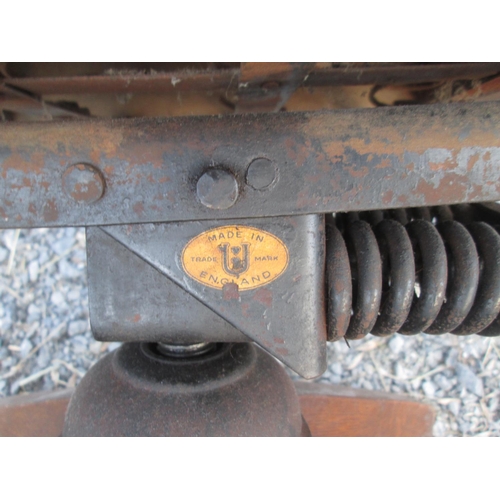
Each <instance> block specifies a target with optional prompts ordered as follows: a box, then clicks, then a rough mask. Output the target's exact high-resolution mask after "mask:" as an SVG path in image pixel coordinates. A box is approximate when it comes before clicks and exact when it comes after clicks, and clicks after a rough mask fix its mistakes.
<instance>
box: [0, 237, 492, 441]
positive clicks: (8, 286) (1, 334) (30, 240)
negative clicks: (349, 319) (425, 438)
mask: <svg viewBox="0 0 500 500" xmlns="http://www.w3.org/2000/svg"><path fill="white" fill-rule="evenodd" d="M85 265H86V263H85V232H84V230H83V229H73V228H72V229H58V230H48V229H36V230H30V231H27V230H26V231H25V230H22V231H19V230H8V231H2V232H0V296H1V299H0V397H5V396H9V395H14V394H22V393H24V392H34V391H40V390H52V389H55V388H64V387H74V386H75V385H76V384H78V382H79V380H80V379H81V377H82V376H83V375H84V373H85V372H86V371H87V370H88V369H89V368H90V366H92V364H93V363H95V362H96V361H97V360H98V359H99V358H100V357H102V356H103V355H105V354H106V353H107V352H109V351H112V350H113V349H116V348H117V347H118V346H119V344H118V343H116V342H115V343H101V342H97V341H95V340H93V338H92V335H91V333H90V328H89V321H88V297H87V287H86V273H85ZM328 360H329V368H328V371H327V372H326V373H325V374H324V375H323V376H322V377H321V378H319V379H317V380H318V381H319V382H325V381H328V382H332V383H335V384H344V385H350V386H352V387H359V388H364V389H369V390H382V391H389V392H395V393H406V394H409V395H411V396H412V397H414V398H416V399H419V400H423V401H427V402H430V403H431V404H433V405H434V406H435V407H436V410H437V421H436V424H435V426H434V434H435V435H436V436H471V435H475V436H499V435H500V408H499V398H500V343H499V340H498V339H487V338H482V337H478V336H471V337H456V336H453V335H442V336H430V335H416V336H413V337H405V336H402V335H395V336H393V337H390V338H376V337H372V336H368V337H367V338H366V339H364V340H362V341H353V342H351V347H350V348H349V347H348V346H347V344H346V343H345V342H337V343H335V344H330V345H329V357H328Z"/></svg>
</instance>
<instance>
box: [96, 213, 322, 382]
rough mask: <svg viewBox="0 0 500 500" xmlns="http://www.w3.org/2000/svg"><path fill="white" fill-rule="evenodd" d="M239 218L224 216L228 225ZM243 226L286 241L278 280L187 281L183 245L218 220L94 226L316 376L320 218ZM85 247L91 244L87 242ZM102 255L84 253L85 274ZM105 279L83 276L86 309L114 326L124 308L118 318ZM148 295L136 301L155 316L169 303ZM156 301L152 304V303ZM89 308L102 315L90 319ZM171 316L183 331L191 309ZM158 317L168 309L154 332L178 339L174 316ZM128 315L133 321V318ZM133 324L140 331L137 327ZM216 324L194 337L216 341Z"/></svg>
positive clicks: (101, 263) (105, 325) (120, 322)
mask: <svg viewBox="0 0 500 500" xmlns="http://www.w3.org/2000/svg"><path fill="white" fill-rule="evenodd" d="M240 222H241V221H229V224H239V223H240ZM244 225H245V226H252V227H256V228H259V229H262V230H264V231H267V232H269V233H271V234H274V235H276V236H277V237H278V238H279V239H280V240H281V241H282V242H283V243H284V244H285V245H286V247H287V249H288V252H289V256H290V260H289V263H288V266H287V267H286V270H285V271H284V272H283V273H282V274H281V275H280V276H279V278H277V279H275V280H274V281H272V282H269V283H266V284H265V286H262V287H259V288H254V289H251V290H239V288H238V286H236V285H235V284H233V283H228V284H227V285H224V286H223V288H222V289H218V288H210V287H208V286H205V285H204V284H202V283H200V282H198V281H196V280H194V279H193V278H191V277H190V276H189V275H188V274H186V272H185V271H184V268H183V265H182V261H181V259H182V252H183V249H184V248H185V246H186V244H187V243H188V242H189V241H191V240H192V239H193V238H195V237H196V236H198V235H200V234H201V233H203V232H205V231H206V230H207V229H210V228H214V227H218V226H221V224H220V222H219V221H207V222H190V223H171V224H138V225H130V226H110V227H106V228H102V231H103V232H105V233H106V234H107V235H109V236H111V237H112V238H113V239H115V240H116V241H117V242H119V243H121V244H122V245H123V246H124V247H126V248H127V249H128V250H130V251H131V252H133V253H135V254H137V255H138V256H140V258H141V259H143V260H144V261H145V262H147V263H148V264H149V265H150V266H152V267H153V268H154V269H156V270H157V271H159V272H160V273H162V274H163V275H165V276H166V277H167V278H168V279H170V280H172V281H173V282H174V283H175V284H176V285H177V286H179V287H180V288H182V289H183V290H184V291H185V292H187V293H188V294H190V295H191V296H192V297H194V298H195V299H197V300H198V301H200V302H201V303H202V304H204V305H205V306H206V307H208V308H209V309H210V310H211V311H213V312H214V313H215V314H217V315H218V316H220V317H221V318H223V319H224V320H225V321H226V322H227V323H229V324H230V325H232V326H233V327H234V328H236V329H237V330H239V331H240V332H242V333H244V334H245V335H246V336H247V337H249V338H250V339H251V340H253V341H255V342H257V343H258V344H259V345H260V346H261V347H263V348H264V349H265V350H266V351H268V352H270V353H271V354H272V355H274V356H275V357H277V358H278V359H279V360H281V361H283V363H285V364H286V365H287V366H289V367H290V368H292V369H293V370H294V371H296V372H297V373H299V374H300V375H302V376H303V377H305V378H313V377H317V376H319V375H321V373H323V371H324V370H325V369H326V325H325V307H324V251H325V242H324V228H323V217H322V216H317V215H308V216H298V217H282V218H262V219H253V220H252V219H249V220H246V221H245V222H244ZM96 231H97V230H96ZM90 234H92V235H95V234H96V233H94V232H91V233H90ZM91 244H92V242H91ZM91 248H93V249H94V250H97V248H96V247H95V245H92V247H91ZM250 252H252V248H250ZM110 258H111V257H110V255H109V253H108V252H103V253H99V252H98V251H96V252H95V253H93V254H92V255H91V256H90V258H89V269H90V272H91V273H92V271H91V266H93V265H97V266H98V267H97V269H103V267H104V266H106V265H108V263H109V260H110ZM250 270H251V264H250ZM133 271H134V270H133V269H132V270H130V276H129V284H128V285H126V286H127V287H133V286H134V280H135V275H134V272H133ZM106 276H108V277H109V275H108V274H103V275H102V278H106ZM91 277H92V274H91ZM105 281H106V280H103V281H96V280H95V279H91V280H90V282H89V284H90V286H91V290H90V291H89V301H90V307H91V310H94V317H93V318H92V324H93V325H94V324H95V322H96V321H98V323H99V325H100V328H101V329H102V328H106V329H107V331H112V329H113V328H116V330H117V331H119V329H120V328H121V326H122V325H123V323H124V322H126V320H127V319H126V318H127V317H130V313H128V314H127V313H126V314H127V317H125V318H124V317H120V315H121V314H123V312H124V307H119V308H118V309H116V308H115V309H114V310H113V307H112V304H113V300H112V299H111V298H110V290H109V288H108V287H107V285H106V283H105ZM148 299H151V300H152V301H153V302H152V303H151V304H149V306H144V308H143V310H148V311H149V312H147V314H149V315H154V314H155V312H154V309H155V308H159V307H164V308H168V307H170V306H173V307H175V303H174V304H169V303H168V301H167V296H165V298H164V301H163V303H162V302H161V298H159V297H158V296H157V294H153V295H151V296H148V297H144V298H142V299H141V300H144V301H146V300H148ZM158 300H160V302H156V301H158ZM133 307H135V306H134V305H131V311H133V310H134V309H133ZM96 311H97V312H100V313H101V314H105V315H104V316H103V317H101V318H96V317H95V312H96ZM177 314H178V315H179V314H183V315H184V325H185V327H184V330H187V329H189V327H190V323H191V322H192V321H193V318H192V314H193V312H192V311H191V310H188V309H187V308H183V310H182V313H181V312H178V313H177ZM166 316H168V315H166V314H165V313H163V314H159V315H158V316H157V318H156V319H157V320H160V319H161V320H162V321H163V323H162V324H160V323H157V330H158V329H159V328H161V327H163V329H164V338H163V341H165V342H168V341H169V340H171V341H174V342H178V341H179V332H178V331H177V329H178V327H179V322H182V318H181V319H179V317H177V319H176V320H175V321H172V322H169V321H168V320H167V321H164V320H165V318H166ZM131 319H132V320H133V317H132V318H131ZM146 319H147V318H146ZM153 320H154V318H153ZM150 321H152V320H151V319H150ZM194 321H195V323H196V322H197V320H194ZM113 322H115V324H113ZM139 322H140V319H139ZM136 326H137V327H138V330H140V328H139V327H140V325H139V324H138V325H136ZM216 326H217V325H216V324H214V323H213V322H210V323H208V322H207V324H206V330H205V332H204V335H203V338H202V339H200V340H204V341H211V340H217V338H218V337H220V332H217V331H216V332H214V331H213V328H214V327H216ZM200 333H201V332H200ZM211 335H213V336H214V339H212V337H211Z"/></svg>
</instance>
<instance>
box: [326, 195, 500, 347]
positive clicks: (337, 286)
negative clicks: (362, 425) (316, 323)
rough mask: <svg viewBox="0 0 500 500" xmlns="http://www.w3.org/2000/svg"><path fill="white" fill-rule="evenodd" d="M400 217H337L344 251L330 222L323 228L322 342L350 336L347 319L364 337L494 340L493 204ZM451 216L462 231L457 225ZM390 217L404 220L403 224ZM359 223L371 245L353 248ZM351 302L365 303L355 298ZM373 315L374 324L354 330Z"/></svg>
mask: <svg viewBox="0 0 500 500" xmlns="http://www.w3.org/2000/svg"><path fill="white" fill-rule="evenodd" d="M404 212H405V213H404V214H403V213H401V211H397V212H394V211H392V210H385V211H379V213H377V214H370V213H349V214H337V215H336V218H335V222H336V224H337V226H338V228H339V229H340V230H342V231H343V233H344V238H345V240H346V241H347V243H348V244H347V248H346V250H345V251H342V247H343V246H344V247H345V243H344V239H343V237H342V235H341V232H340V231H339V230H338V229H336V228H334V227H332V224H333V220H331V222H330V223H329V224H327V235H329V237H328V238H327V253H326V255H327V260H326V273H327V283H328V297H329V301H328V307H329V308H328V314H327V319H328V331H329V337H328V338H329V340H338V338H340V337H341V336H342V334H343V332H345V331H346V329H347V328H348V329H347V333H346V337H347V338H350V335H352V334H350V333H349V332H350V328H351V325H350V323H352V322H353V320H354V321H356V320H357V321H356V323H355V330H354V331H355V332H356V334H355V335H356V336H363V335H365V334H366V332H367V331H369V332H370V333H372V334H374V335H383V336H385V335H391V334H394V333H396V332H400V333H403V334H416V333H420V332H424V333H430V334H440V333H446V332H451V333H453V334H455V335H470V334H474V333H477V334H479V335H484V336H498V335H500V326H499V325H500V314H499V312H500V274H499V265H500V235H499V232H500V224H499V222H500V209H499V208H498V205H497V204H489V205H482V204H479V205H470V206H469V207H468V209H467V210H465V209H463V207H462V210H457V207H456V206H453V207H427V210H420V211H417V210H414V209H408V210H405V211H404ZM426 218H430V219H432V221H433V223H431V222H430V221H428V220H425V219H426ZM457 218H459V219H462V220H465V223H466V224H467V225H466V226H463V225H462V224H461V223H459V222H458V221H457V220H456V219H457ZM481 218H484V219H486V220H488V222H489V224H488V223H486V222H482V221H481ZM393 219H397V220H404V221H406V226H405V227H404V226H403V225H401V223H400V222H397V220H393ZM453 219H455V220H453ZM367 220H373V225H374V227H373V231H374V233H375V235H376V237H377V240H376V243H374V241H373V239H372V238H370V237H368V236H367V235H365V238H364V241H363V243H362V244H361V243H360V242H358V246H359V248H358V249H356V245H353V243H356V241H351V240H352V234H353V230H359V229H361V228H362V229H363V230H365V232H367V226H368V224H367V222H366V221H367ZM480 221H481V222H480ZM434 224H436V225H435V226H434ZM490 224H492V225H490ZM368 234H369V233H368ZM359 239H360V240H361V237H359ZM360 249H362V250H363V253H362V254H361V258H360ZM378 251H380V254H379V255H378V257H377V252H378ZM346 252H347V253H348V254H349V257H350V262H349V261H348V260H347V259H346V257H345V253H346ZM363 263H364V264H365V265H364V266H363ZM380 265H381V268H382V285H381V287H382V300H381V302H380V308H379V306H376V307H374V304H375V300H374V299H373V297H375V296H377V294H378V293H379V286H380V282H379V277H380ZM351 281H352V289H353V290H354V294H353V298H352V303H351V298H350V290H351ZM417 285H418V287H417ZM417 289H418V291H417ZM356 296H359V297H363V296H366V297H367V299H366V300H365V301H362V300H360V298H357V300H356ZM337 302H338V303H337ZM351 309H352V311H353V314H352V316H351V312H350V311H351ZM374 317H375V318H376V323H375V326H373V325H371V326H367V327H366V328H364V327H360V326H359V325H360V324H363V323H364V324H368V322H369V321H370V322H371V321H373V318H374ZM357 318H362V319H363V321H361V320H359V319H357ZM339 325H341V328H340V327H339ZM346 325H349V326H346ZM353 336H354V335H353Z"/></svg>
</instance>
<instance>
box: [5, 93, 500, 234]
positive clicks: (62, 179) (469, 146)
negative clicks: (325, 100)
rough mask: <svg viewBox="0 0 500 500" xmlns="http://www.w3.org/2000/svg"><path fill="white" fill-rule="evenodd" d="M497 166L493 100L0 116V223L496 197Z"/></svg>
mask: <svg viewBox="0 0 500 500" xmlns="http://www.w3.org/2000/svg"><path fill="white" fill-rule="evenodd" d="M256 160H259V161H258V163H256V162H255V161H256ZM214 167H219V170H218V171H217V173H216V175H211V174H210V175H206V172H207V170H210V169H212V170H213V169H214ZM221 169H222V172H223V174H224V175H222V174H221V173H220V172H221ZM224 170H225V172H224ZM204 173H205V175H203V174H204ZM231 176H232V177H233V181H231ZM499 178H500V102H485V103H474V104H471V103H467V104H465V103H464V104H448V105H432V106H413V107H397V108H390V107H387V108H380V109H360V110H342V111H325V112H316V113H278V114H262V115H238V116H222V117H195V118H187V117H186V118H176V119H128V120H127V119H123V120H86V121H71V122H59V123H58V122H49V123H43V124H40V123H16V122H11V123H4V124H0V228H12V227H47V226H90V225H109V224H124V223H125V224H126V223H144V222H168V221H184V220H199V219H205V220H208V219H229V218H242V217H264V216H266V217H268V216H276V215H292V214H295V215H298V214H306V213H327V212H336V211H360V210H376V209H380V208H386V209H389V208H399V207H408V206H425V205H445V204H456V203H466V202H479V201H495V200H498V199H500V183H499ZM201 179H203V183H204V184H203V183H198V181H199V180H201ZM211 182H214V183H216V184H217V182H220V183H222V184H221V186H222V191H221V192H220V193H219V195H221V196H226V197H227V199H225V200H215V202H214V200H213V199H211V198H210V196H211V195H210V193H208V196H207V192H206V191H205V190H206V187H207V183H208V185H209V186H210V183H211ZM197 183H198V185H197ZM224 189H227V190H228V191H225V192H224ZM215 195H216V196H217V189H215Z"/></svg>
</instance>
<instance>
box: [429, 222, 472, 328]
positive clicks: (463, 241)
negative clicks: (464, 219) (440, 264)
mask: <svg viewBox="0 0 500 500" xmlns="http://www.w3.org/2000/svg"><path fill="white" fill-rule="evenodd" d="M438 230H439V234H440V235H441V237H442V239H443V241H444V243H445V244H446V249H447V251H448V257H447V260H448V284H447V287H446V302H445V303H444V304H443V306H442V307H441V310H440V311H439V314H438V316H437V318H436V320H435V321H434V322H433V323H432V326H431V327H428V328H427V330H426V333H435V334H436V333H447V332H451V331H453V330H454V329H455V328H457V327H458V326H459V325H461V324H462V322H463V321H464V320H465V318H466V317H467V315H468V314H469V311H470V310H471V307H472V305H473V303H474V299H475V297H476V292H477V285H478V282H479V256H478V254H477V250H476V245H475V243H474V240H473V238H472V236H471V235H470V233H469V232H468V231H467V229H465V227H464V226H462V224H460V223H459V222H457V221H453V220H448V221H445V222H442V223H440V224H439V226H438Z"/></svg>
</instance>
